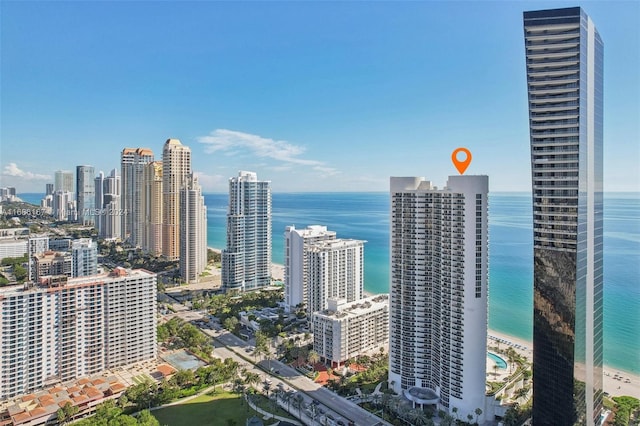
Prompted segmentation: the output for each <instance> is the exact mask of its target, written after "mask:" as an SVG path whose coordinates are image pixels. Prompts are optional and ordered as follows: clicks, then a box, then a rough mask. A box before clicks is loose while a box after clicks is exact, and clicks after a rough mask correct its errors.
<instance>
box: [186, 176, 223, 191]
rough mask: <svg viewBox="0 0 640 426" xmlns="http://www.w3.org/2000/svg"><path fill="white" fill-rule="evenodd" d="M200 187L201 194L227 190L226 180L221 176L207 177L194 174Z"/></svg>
mask: <svg viewBox="0 0 640 426" xmlns="http://www.w3.org/2000/svg"><path fill="white" fill-rule="evenodd" d="M193 174H194V175H196V177H197V178H198V182H199V183H200V186H201V187H202V192H211V191H220V190H224V189H226V188H227V182H228V179H227V178H226V177H225V176H222V175H207V174H205V173H202V172H194V173H193Z"/></svg>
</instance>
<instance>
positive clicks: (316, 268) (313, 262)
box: [306, 238, 366, 318]
mask: <svg viewBox="0 0 640 426" xmlns="http://www.w3.org/2000/svg"><path fill="white" fill-rule="evenodd" d="M365 242H366V241H363V240H347V239H340V238H339V239H335V240H325V241H317V242H315V243H313V244H310V245H309V247H308V249H307V250H306V255H307V262H306V263H307V294H308V302H307V303H308V305H307V312H308V314H309V318H311V314H313V313H314V312H318V311H322V310H324V309H327V307H328V304H327V299H329V298H340V299H345V300H346V301H347V302H354V301H356V300H360V299H362V297H363V295H364V243H365Z"/></svg>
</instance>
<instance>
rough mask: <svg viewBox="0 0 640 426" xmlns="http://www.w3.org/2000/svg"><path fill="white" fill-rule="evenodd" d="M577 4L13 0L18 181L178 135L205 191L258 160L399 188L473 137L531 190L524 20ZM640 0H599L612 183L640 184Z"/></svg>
mask: <svg viewBox="0 0 640 426" xmlns="http://www.w3.org/2000/svg"><path fill="white" fill-rule="evenodd" d="M573 5H574V4H572V3H571V4H570V3H568V2H538V3H532V2H501V3H485V2H480V3H453V4H448V3H440V2H424V3H402V4H397V3H393V4H391V3H370V4H364V3H363V4H360V3H331V4H322V3H301V4H291V3H287V4H279V3H270V4H269V5H268V6H267V5H262V4H251V5H250V6H249V5H248V4H239V5H236V4H229V3H207V2H202V3H189V4H188V6H187V5H185V4H179V3H116V4H111V3H52V4H46V3H25V4H23V3H17V2H16V3H12V2H9V3H7V2H5V3H3V6H2V8H3V13H2V30H1V31H2V41H3V49H2V51H3V53H2V59H3V61H2V87H3V95H2V98H1V99H0V101H1V103H2V109H1V113H0V114H1V116H0V119H1V122H2V130H1V134H0V136H1V138H0V154H1V155H0V186H15V187H17V188H18V191H19V192H43V191H44V187H45V184H46V183H49V182H53V174H54V171H55V170H58V169H66V170H74V169H75V167H76V166H77V165H80V164H88V165H92V166H94V167H95V170H96V172H98V171H100V170H102V171H104V172H105V173H108V171H109V170H111V169H113V168H116V167H117V166H118V163H119V158H118V153H119V150H120V149H121V148H122V147H123V146H141V147H151V148H153V147H157V146H158V145H159V144H160V143H162V142H163V141H164V140H166V139H167V138H171V137H175V138H180V139H181V140H182V141H183V142H184V143H185V144H187V145H189V146H190V147H191V148H192V150H193V157H194V160H193V169H194V170H197V171H198V172H199V173H198V174H199V176H198V177H199V181H200V184H201V186H202V187H203V192H225V191H226V185H227V181H228V178H229V176H233V175H235V174H236V173H237V171H238V170H247V169H248V170H254V171H256V172H257V173H258V174H259V175H260V176H263V178H264V179H268V180H271V181H272V182H273V191H274V192H288V191H380V192H383V191H385V190H386V187H385V185H386V181H387V178H388V176H391V175H423V174H425V171H424V169H425V167H428V168H429V174H430V175H435V176H446V175H448V174H450V173H451V171H452V170H453V168H452V165H451V163H450V162H449V157H450V152H451V151H452V150H453V149H455V148H457V147H458V146H466V147H468V148H469V149H470V150H471V151H472V152H473V154H474V160H473V162H472V164H471V165H470V167H469V170H468V171H467V173H468V174H481V173H489V174H491V176H492V181H493V182H494V186H493V187H492V191H529V190H530V173H529V170H528V168H526V167H521V164H524V162H529V161H530V154H529V151H528V149H529V147H528V145H529V144H528V119H527V117H528V114H527V104H526V79H525V78H524V75H523V74H524V73H523V71H524V69H525V61H524V59H523V56H522V46H523V41H522V28H521V26H519V25H518V22H519V20H520V16H521V13H522V11H523V10H532V9H543V8H545V7H554V8H560V7H565V6H573ZM639 8H640V6H638V4H636V3H633V2H616V3H604V2H593V3H589V4H588V13H589V14H590V16H592V18H593V19H594V21H596V22H598V28H599V31H600V33H601V34H602V35H603V38H604V39H605V40H606V43H605V52H606V56H607V63H606V67H605V73H604V78H605V90H606V93H607V95H606V96H605V110H606V114H605V116H604V146H605V148H604V169H605V172H604V181H605V190H606V191H638V190H640V175H639V171H638V170H637V168H636V167H635V163H636V162H637V159H638V149H639V148H638V144H637V143H635V142H637V140H639V139H640V129H638V126H637V122H636V120H635V117H637V116H638V114H639V112H640V108H639V100H638V97H637V96H636V97H634V96H633V94H634V93H636V91H634V90H630V88H634V87H635V88H637V87H638V78H639V77H638V72H637V71H638V69H639V65H640V59H639V58H640V54H638V52H639V51H640V46H639V44H640V41H639V40H640V37H638V34H639V30H638V28H637V27H636V26H635V25H634V24H635V21H636V20H635V17H637V16H638V13H639V12H640V10H639ZM452 17H455V19H456V25H453V26H452V25H451V18H452ZM174 22H175V23H177V26H173V25H170V24H171V23H174ZM181 22H189V23H190V24H189V26H188V27H187V26H184V25H181V24H180V23H181ZM52 25H55V28H53V27H52ZM61 27H64V31H60V30H59V28H61ZM161 28H174V29H172V30H167V31H164V30H161ZM24 29H29V31H24ZM114 29H117V31H116V30H114ZM487 47H489V48H487ZM452 52H457V53H456V54H452ZM43 70H46V71H47V72H44V71H43ZM61 147H64V149H60V148H61ZM34 153H37V155H34ZM407 153H411V155H407ZM354 159H361V160H359V161H354ZM292 175H295V177H296V179H291V176H292ZM442 183H443V182H436V184H438V185H441V184H442Z"/></svg>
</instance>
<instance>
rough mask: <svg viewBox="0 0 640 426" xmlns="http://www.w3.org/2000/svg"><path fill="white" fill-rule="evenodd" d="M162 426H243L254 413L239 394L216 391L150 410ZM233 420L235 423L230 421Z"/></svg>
mask: <svg viewBox="0 0 640 426" xmlns="http://www.w3.org/2000/svg"><path fill="white" fill-rule="evenodd" d="M151 414H153V415H154V416H155V417H156V418H157V419H158V421H159V422H160V424H161V425H162V426H165V425H166V426H182V425H184V426H195V425H198V426H200V425H202V426H209V425H211V426H216V425H220V426H226V425H231V424H232V425H236V426H244V425H245V424H246V422H247V419H248V418H249V417H252V416H253V415H256V414H257V413H256V412H255V411H253V410H252V409H251V408H249V406H248V405H247V403H246V402H245V401H243V400H242V398H241V397H240V395H238V394H235V393H229V392H218V393H216V394H212V393H209V394H207V395H201V396H199V397H197V398H194V399H192V400H190V401H187V402H185V403H184V404H179V405H173V406H171V407H166V408H162V409H160V410H156V411H152V412H151ZM230 421H233V422H235V423H230Z"/></svg>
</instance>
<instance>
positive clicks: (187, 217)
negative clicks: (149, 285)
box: [180, 174, 207, 282]
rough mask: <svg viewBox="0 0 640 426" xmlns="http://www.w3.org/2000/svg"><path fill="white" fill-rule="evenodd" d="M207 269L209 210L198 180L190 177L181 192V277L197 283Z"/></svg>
mask: <svg viewBox="0 0 640 426" xmlns="http://www.w3.org/2000/svg"><path fill="white" fill-rule="evenodd" d="M206 267H207V208H206V207H205V205H204V197H203V196H202V189H201V188H200V185H199V184H198V179H197V178H196V177H195V176H193V174H191V175H189V177H188V178H187V182H186V185H185V186H184V187H183V188H182V190H181V191H180V276H181V277H182V279H183V280H185V281H187V282H191V281H197V280H198V277H199V276H200V274H201V273H202V272H203V271H204V269H205V268H206Z"/></svg>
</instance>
